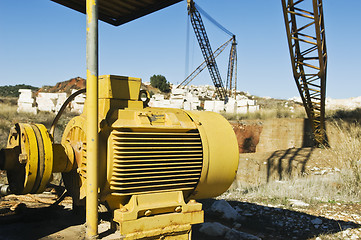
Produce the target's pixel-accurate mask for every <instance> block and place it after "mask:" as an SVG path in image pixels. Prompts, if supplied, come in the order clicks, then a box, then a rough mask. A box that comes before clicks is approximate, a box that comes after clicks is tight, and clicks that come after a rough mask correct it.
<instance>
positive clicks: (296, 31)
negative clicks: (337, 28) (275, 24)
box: [282, 0, 327, 145]
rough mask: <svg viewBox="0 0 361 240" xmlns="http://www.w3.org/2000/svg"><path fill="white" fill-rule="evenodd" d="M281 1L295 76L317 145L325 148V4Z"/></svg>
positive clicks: (290, 0) (317, 0)
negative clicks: (308, 4) (309, 4)
mask: <svg viewBox="0 0 361 240" xmlns="http://www.w3.org/2000/svg"><path fill="white" fill-rule="evenodd" d="M307 3H309V1H305V0H297V1H294V0H282V8H283V14H284V19H285V24H286V32H287V39H288V45H289V51H290V56H291V62H292V70H293V76H294V78H295V81H296V84H297V88H298V91H299V93H300V95H301V98H302V101H303V105H304V107H305V109H306V113H307V116H308V119H309V120H310V123H311V127H312V131H313V137H314V140H315V143H316V144H317V145H325V144H326V142H325V141H326V133H325V98H326V70H327V51H326V38H325V27H324V19H323V5H322V0H312V5H311V6H307V5H306V4H307Z"/></svg>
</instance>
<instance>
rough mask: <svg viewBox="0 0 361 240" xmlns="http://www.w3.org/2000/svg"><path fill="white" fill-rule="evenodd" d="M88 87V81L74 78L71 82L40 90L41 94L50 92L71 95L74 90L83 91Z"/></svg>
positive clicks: (44, 87) (59, 83)
mask: <svg viewBox="0 0 361 240" xmlns="http://www.w3.org/2000/svg"><path fill="white" fill-rule="evenodd" d="M85 86H86V80H85V79H84V78H81V77H76V78H72V79H70V80H67V81H64V82H58V83H57V84H55V86H43V87H42V88H40V89H39V92H50V93H58V92H66V93H68V94H70V93H71V90H72V89H76V90H78V89H82V88H85Z"/></svg>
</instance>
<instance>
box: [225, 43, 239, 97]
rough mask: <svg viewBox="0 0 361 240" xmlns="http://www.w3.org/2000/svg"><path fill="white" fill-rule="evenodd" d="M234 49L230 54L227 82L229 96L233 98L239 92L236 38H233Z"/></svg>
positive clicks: (232, 48)
mask: <svg viewBox="0 0 361 240" xmlns="http://www.w3.org/2000/svg"><path fill="white" fill-rule="evenodd" d="M232 39H233V42H232V47H231V51H230V53H229V60H228V71H227V80H226V91H228V96H229V97H231V96H232V95H234V97H236V91H237V42H236V36H233V37H232Z"/></svg>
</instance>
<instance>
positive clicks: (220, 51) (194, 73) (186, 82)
mask: <svg viewBox="0 0 361 240" xmlns="http://www.w3.org/2000/svg"><path fill="white" fill-rule="evenodd" d="M232 40H233V37H232V38H231V39H229V40H228V41H227V42H225V43H223V44H222V45H221V46H220V47H219V48H217V50H216V51H214V52H213V56H214V58H216V57H218V55H219V54H221V53H222V52H223V50H224V49H225V48H226V47H227V46H228V44H229V43H230V42H232ZM206 67H207V63H206V61H203V62H202V63H201V64H200V65H199V66H198V67H197V68H196V69H195V70H194V71H193V72H192V73H191V74H189V76H188V77H186V79H184V80H183V82H181V83H180V84H179V85H178V86H177V88H181V87H185V86H187V85H188V84H189V83H190V82H191V81H192V80H193V79H194V78H195V77H196V76H198V74H200V73H201V72H202V71H203V70H204V69H205V68H206Z"/></svg>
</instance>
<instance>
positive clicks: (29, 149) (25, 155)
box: [7, 123, 53, 194]
mask: <svg viewBox="0 0 361 240" xmlns="http://www.w3.org/2000/svg"><path fill="white" fill-rule="evenodd" d="M7 148H14V149H17V151H18V158H17V159H16V158H15V159H14V160H13V161H14V163H13V165H14V169H12V170H9V171H8V172H7V177H8V180H9V181H8V182H9V184H10V189H11V192H13V193H16V194H28V193H41V192H43V191H44V190H45V188H46V184H47V183H48V182H49V180H50V178H51V174H52V170H53V148H52V141H51V138H50V136H49V133H48V131H47V129H46V127H45V126H44V125H42V124H26V123H18V124H16V125H15V127H13V128H12V129H11V132H10V135H9V139H8V143H7Z"/></svg>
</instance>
